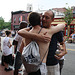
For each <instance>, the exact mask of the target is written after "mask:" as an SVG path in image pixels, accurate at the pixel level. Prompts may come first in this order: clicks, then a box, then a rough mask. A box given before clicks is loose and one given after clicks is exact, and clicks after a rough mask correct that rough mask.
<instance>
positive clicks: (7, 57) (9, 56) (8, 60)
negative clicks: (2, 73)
mask: <svg viewBox="0 0 75 75" xmlns="http://www.w3.org/2000/svg"><path fill="white" fill-rule="evenodd" d="M4 62H5V63H6V64H12V54H10V55H8V56H4Z"/></svg>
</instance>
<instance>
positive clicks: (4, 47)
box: [3, 37, 12, 56]
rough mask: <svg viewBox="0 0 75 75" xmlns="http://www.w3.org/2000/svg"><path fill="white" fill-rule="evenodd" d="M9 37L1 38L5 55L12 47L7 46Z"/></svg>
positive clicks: (10, 52)
mask: <svg viewBox="0 0 75 75" xmlns="http://www.w3.org/2000/svg"><path fill="white" fill-rule="evenodd" d="M9 39H10V38H9V37H5V38H4V40H3V55H5V56H7V55H10V54H12V47H10V48H9V46H10V43H9Z"/></svg>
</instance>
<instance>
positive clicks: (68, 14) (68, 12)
mask: <svg viewBox="0 0 75 75" xmlns="http://www.w3.org/2000/svg"><path fill="white" fill-rule="evenodd" d="M64 14H65V17H64V19H63V20H64V21H65V22H66V23H67V25H70V24H71V22H72V21H73V13H72V8H70V7H68V8H66V12H64Z"/></svg>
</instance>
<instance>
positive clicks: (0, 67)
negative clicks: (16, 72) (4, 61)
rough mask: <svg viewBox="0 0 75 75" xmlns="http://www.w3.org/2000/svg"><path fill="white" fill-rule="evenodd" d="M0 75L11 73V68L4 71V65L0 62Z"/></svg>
mask: <svg viewBox="0 0 75 75" xmlns="http://www.w3.org/2000/svg"><path fill="white" fill-rule="evenodd" d="M0 75H13V70H12V71H10V72H6V71H4V66H2V65H1V64H0Z"/></svg>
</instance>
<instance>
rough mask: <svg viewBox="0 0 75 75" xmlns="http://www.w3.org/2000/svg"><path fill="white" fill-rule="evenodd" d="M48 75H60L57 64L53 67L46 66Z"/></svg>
mask: <svg viewBox="0 0 75 75" xmlns="http://www.w3.org/2000/svg"><path fill="white" fill-rule="evenodd" d="M47 74H48V75H60V70H59V64H57V65H53V66H47Z"/></svg>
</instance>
